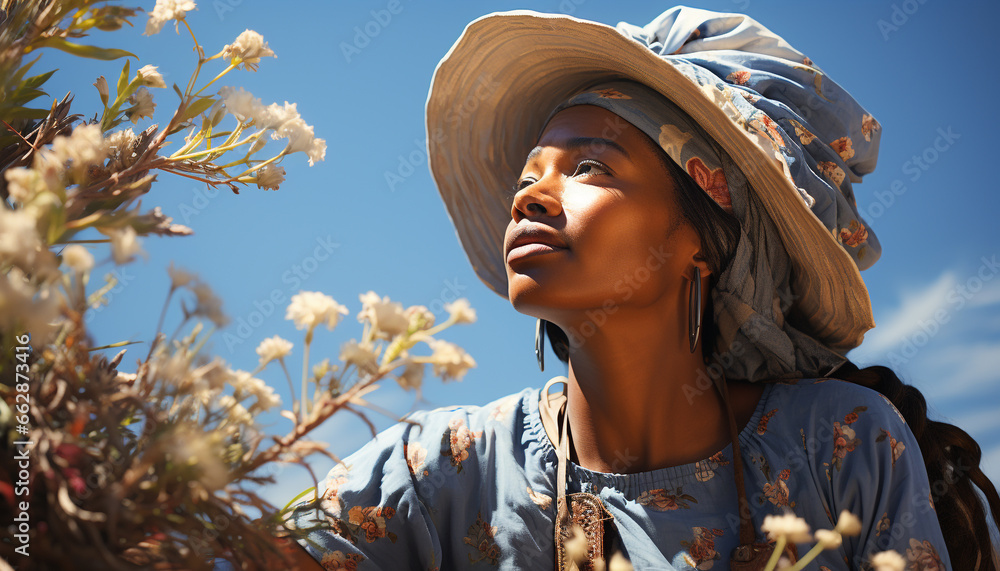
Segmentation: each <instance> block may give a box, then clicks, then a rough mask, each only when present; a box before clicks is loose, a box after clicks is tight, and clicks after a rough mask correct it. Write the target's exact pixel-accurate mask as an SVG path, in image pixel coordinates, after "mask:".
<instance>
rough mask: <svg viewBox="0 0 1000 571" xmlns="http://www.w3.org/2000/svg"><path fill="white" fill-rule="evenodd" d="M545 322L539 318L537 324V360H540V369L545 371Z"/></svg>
mask: <svg viewBox="0 0 1000 571" xmlns="http://www.w3.org/2000/svg"><path fill="white" fill-rule="evenodd" d="M545 323H546V322H545V320H544V319H541V318H539V319H538V322H537V323H536V324H535V358H536V359H538V369H539V370H540V371H545Z"/></svg>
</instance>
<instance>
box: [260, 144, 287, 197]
mask: <svg viewBox="0 0 1000 571" xmlns="http://www.w3.org/2000/svg"><path fill="white" fill-rule="evenodd" d="M258 140H260V139H258ZM283 182H285V169H284V168H282V167H279V166H274V165H268V166H266V167H264V168H262V169H260V170H259V171H257V187H258V188H263V189H264V190H269V189H270V190H278V185H280V184H281V183H283Z"/></svg>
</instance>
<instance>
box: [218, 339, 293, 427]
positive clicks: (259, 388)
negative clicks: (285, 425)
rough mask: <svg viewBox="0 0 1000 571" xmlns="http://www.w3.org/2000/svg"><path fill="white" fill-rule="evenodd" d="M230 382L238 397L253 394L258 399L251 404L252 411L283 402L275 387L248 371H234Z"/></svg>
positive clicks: (268, 407) (262, 409)
mask: <svg viewBox="0 0 1000 571" xmlns="http://www.w3.org/2000/svg"><path fill="white" fill-rule="evenodd" d="M289 345H291V344H289ZM230 383H231V384H232V385H233V387H234V388H235V390H236V392H235V396H236V398H238V399H243V398H246V396H252V397H254V398H255V399H256V400H257V402H256V403H254V404H253V405H251V407H250V411H251V412H258V411H265V410H270V409H272V408H274V407H276V406H278V405H279V404H281V399H280V398H278V395H276V394H274V389H273V388H271V387H270V386H269V385H268V384H267V383H265V382H264V381H262V380H261V379H258V378H256V377H254V376H252V375H251V374H250V373H248V372H247V371H233V377H232V379H231V380H230Z"/></svg>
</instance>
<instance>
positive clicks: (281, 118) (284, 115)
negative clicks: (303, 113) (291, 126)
mask: <svg viewBox="0 0 1000 571" xmlns="http://www.w3.org/2000/svg"><path fill="white" fill-rule="evenodd" d="M296 107H297V105H296V104H295V103H289V102H287V101H285V104H284V105H278V104H277V103H272V104H270V105H268V106H267V107H261V110H260V114H259V116H258V119H257V125H258V126H259V127H260V128H261V129H274V130H277V129H278V128H279V127H281V126H282V125H284V124H285V123H287V122H289V121H291V120H293V119H301V117H300V116H299V112H298V110H297V109H296ZM271 138H272V139H280V138H281V135H279V134H277V133H272V134H271Z"/></svg>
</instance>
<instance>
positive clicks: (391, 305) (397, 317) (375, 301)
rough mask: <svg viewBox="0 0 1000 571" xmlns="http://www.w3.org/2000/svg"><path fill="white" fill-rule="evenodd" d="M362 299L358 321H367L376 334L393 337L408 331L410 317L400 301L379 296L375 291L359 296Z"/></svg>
mask: <svg viewBox="0 0 1000 571" xmlns="http://www.w3.org/2000/svg"><path fill="white" fill-rule="evenodd" d="M358 299H360V300H361V311H360V312H358V321H367V322H368V323H371V325H372V327H374V328H375V334H376V336H377V337H379V338H381V339H392V338H393V337H395V336H396V335H400V334H403V333H406V330H407V328H408V327H409V325H410V319H409V317H407V315H406V314H405V313H404V311H403V305H402V304H401V303H399V302H395V301H389V297H388V296H386V297H384V298H379V296H378V294H376V293H375V292H373V291H369V292H368V293H363V294H361V295H359V296H358Z"/></svg>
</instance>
